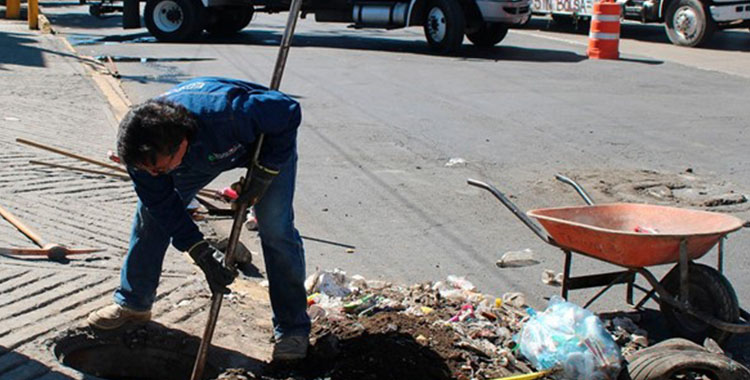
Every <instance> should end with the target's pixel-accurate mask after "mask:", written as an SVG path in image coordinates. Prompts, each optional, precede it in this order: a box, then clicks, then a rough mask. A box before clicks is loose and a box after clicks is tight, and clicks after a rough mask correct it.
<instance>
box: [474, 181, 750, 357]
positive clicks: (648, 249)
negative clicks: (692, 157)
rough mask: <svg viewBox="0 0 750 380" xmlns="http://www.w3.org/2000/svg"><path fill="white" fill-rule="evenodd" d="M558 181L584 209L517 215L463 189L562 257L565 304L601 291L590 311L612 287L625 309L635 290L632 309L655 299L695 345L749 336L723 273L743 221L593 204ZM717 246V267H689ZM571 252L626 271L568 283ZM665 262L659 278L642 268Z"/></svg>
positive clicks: (682, 211)
mask: <svg viewBox="0 0 750 380" xmlns="http://www.w3.org/2000/svg"><path fill="white" fill-rule="evenodd" d="M556 178H557V179H558V180H560V181H562V182H565V183H567V184H569V185H571V186H573V187H574V188H575V190H576V191H577V192H578V194H579V195H580V196H581V197H582V198H583V200H584V201H585V202H586V204H587V205H586V206H573V207H557V208H545V209H536V210H531V211H529V212H527V213H523V212H522V211H521V210H520V209H519V208H518V207H517V206H516V205H515V204H514V203H513V202H511V201H510V200H509V199H508V198H507V197H506V196H505V195H504V194H503V193H501V192H500V191H499V190H498V189H496V188H495V187H494V186H492V185H489V184H487V183H484V182H480V181H476V180H473V179H469V180H468V183H469V185H472V186H476V187H480V188H483V189H485V190H488V191H489V192H491V193H492V194H493V195H494V196H495V197H496V198H497V199H498V200H500V202H502V203H503V205H505V207H507V208H508V209H509V210H510V211H511V212H512V213H513V214H514V215H515V216H516V217H518V219H520V220H521V221H522V222H523V223H524V224H525V225H526V226H527V227H529V228H530V229H531V230H532V231H533V232H534V233H535V234H536V235H537V236H539V237H540V238H541V239H542V240H544V241H545V242H546V243H548V244H550V245H552V246H555V247H558V248H560V249H561V250H562V251H563V252H564V253H565V264H564V269H563V281H562V297H563V298H565V299H568V292H569V291H570V290H575V289H585V288H600V290H599V291H598V292H597V293H596V294H595V295H594V296H593V297H591V298H590V299H589V300H588V301H587V302H586V304H585V305H584V307H588V306H590V305H591V304H592V303H593V302H594V301H595V300H597V299H598V298H599V297H601V296H602V295H603V294H604V293H606V292H607V291H608V290H610V289H611V288H612V286H614V285H617V284H626V289H627V290H626V301H627V303H628V304H629V305H634V304H633V289H634V288H635V289H638V290H640V291H642V292H644V293H646V295H645V296H644V297H643V298H642V299H641V300H640V301H639V302H638V303H637V304H635V308H636V309H640V308H642V307H643V305H644V304H645V303H646V302H647V301H648V300H649V299H651V298H654V299H655V300H656V301H657V302H658V303H659V308H660V310H661V312H662V314H663V315H664V318H665V320H666V321H667V323H668V324H669V327H670V329H671V330H672V332H673V333H675V334H677V335H679V336H683V337H685V338H688V339H691V340H694V341H696V342H699V343H702V342H703V340H704V339H705V337H707V336H708V337H711V338H713V339H714V340H715V341H717V342H718V343H720V344H721V343H723V342H725V341H726V340H727V339H728V338H729V337H730V336H731V335H732V334H737V333H748V332H750V324H748V320H750V314H748V312H747V311H745V310H743V309H742V308H740V307H739V304H738V301H737V295H736V294H735V292H734V289H733V288H732V285H731V284H730V283H729V281H728V280H727V278H726V277H724V275H723V274H722V271H723V266H724V239H725V238H726V235H727V234H729V233H731V232H734V231H736V230H738V229H740V228H742V226H743V223H744V222H743V221H742V220H740V219H738V218H736V217H734V216H731V215H726V214H720V213H716V212H707V211H698V210H689V209H682V208H676V207H668V206H657V205H648V204H637V203H611V204H596V205H595V204H594V202H593V201H592V200H591V197H590V196H589V195H588V194H587V193H586V191H585V190H584V189H583V188H582V187H581V186H580V185H579V184H578V183H576V182H575V181H573V180H571V179H569V178H567V177H564V176H562V175H557V176H556ZM527 215H528V216H527ZM529 217H531V218H534V219H536V220H537V221H538V222H539V223H540V224H541V225H542V227H543V228H541V227H539V225H537V224H536V223H535V222H533V221H532V220H531V219H530V218H529ZM545 231H546V232H545ZM717 245H718V263H717V268H716V269H714V268H713V267H710V266H707V265H704V264H698V263H695V262H694V260H696V259H698V258H700V257H702V256H703V255H705V254H706V253H707V252H708V251H709V250H711V248H713V247H714V246H717ZM573 253H578V254H581V255H584V256H587V257H590V258H594V259H597V260H601V261H604V262H607V263H610V264H613V265H616V266H619V267H621V268H624V270H620V271H616V272H608V273H598V274H590V275H586V276H577V277H571V275H570V270H571V266H572V259H573ZM664 264H674V266H673V267H672V269H671V270H670V271H669V272H668V273H667V274H666V275H665V276H664V277H662V278H661V280H659V279H657V278H656V277H655V276H654V275H653V274H652V273H651V271H649V270H648V269H647V268H646V267H650V266H657V265H664ZM636 275H641V276H642V277H643V278H645V279H646V281H647V282H648V284H649V285H650V286H651V288H650V289H648V288H645V287H643V286H641V285H639V284H636V283H635V280H636Z"/></svg>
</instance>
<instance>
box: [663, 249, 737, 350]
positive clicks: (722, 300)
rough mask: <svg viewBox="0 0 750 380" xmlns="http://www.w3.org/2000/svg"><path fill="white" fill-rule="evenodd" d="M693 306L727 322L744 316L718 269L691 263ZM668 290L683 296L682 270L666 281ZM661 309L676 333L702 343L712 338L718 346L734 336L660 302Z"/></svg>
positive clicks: (732, 291) (690, 278)
mask: <svg viewBox="0 0 750 380" xmlns="http://www.w3.org/2000/svg"><path fill="white" fill-rule="evenodd" d="M688 276H689V282H688V286H689V297H690V299H689V300H688V301H689V303H690V305H691V306H692V307H693V308H695V309H696V310H698V311H701V312H703V313H707V314H709V315H711V316H713V317H715V318H717V319H720V320H722V321H726V322H736V321H737V320H738V319H739V317H740V308H739V304H738V301H737V295H736V294H735V292H734V289H733V288H732V285H731V284H730V283H729V281H728V280H727V279H726V278H725V277H724V276H723V275H722V274H721V273H719V271H717V270H716V269H713V268H711V267H709V266H706V265H703V264H696V263H692V262H691V263H690V264H689V267H688ZM662 285H663V286H664V288H665V289H666V290H667V291H668V292H669V293H670V294H671V295H672V296H674V297H677V296H678V295H679V294H680V271H679V268H675V270H673V271H672V272H670V273H669V274H668V275H667V277H665V278H664V280H663V281H662ZM660 309H661V311H662V314H664V318H665V319H666V320H667V324H668V325H669V327H670V329H671V330H672V332H673V333H675V334H676V335H678V336H682V337H684V338H687V339H690V340H692V341H694V342H698V343H702V342H703V340H704V339H705V338H706V337H707V336H709V337H711V338H713V339H714V340H715V341H716V342H717V343H719V344H721V343H723V342H724V341H726V340H727V339H728V338H729V337H730V336H731V333H730V332H727V331H723V330H719V329H717V328H715V327H712V326H710V325H709V324H707V323H705V322H703V321H700V320H698V319H696V318H694V317H692V316H690V315H688V314H686V313H682V312H680V311H679V310H677V309H675V308H673V307H672V306H671V305H669V304H667V303H666V302H663V301H662V302H660Z"/></svg>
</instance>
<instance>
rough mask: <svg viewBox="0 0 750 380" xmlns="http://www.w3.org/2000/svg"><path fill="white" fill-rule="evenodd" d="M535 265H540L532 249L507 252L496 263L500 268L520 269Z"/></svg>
mask: <svg viewBox="0 0 750 380" xmlns="http://www.w3.org/2000/svg"><path fill="white" fill-rule="evenodd" d="M535 264H539V260H537V259H536V258H535V257H534V251H532V250H531V249H530V248H526V249H523V250H520V251H508V252H505V253H504V254H503V256H502V257H501V258H500V260H497V262H496V263H495V265H497V266H498V267H499V268H520V267H527V266H531V265H535Z"/></svg>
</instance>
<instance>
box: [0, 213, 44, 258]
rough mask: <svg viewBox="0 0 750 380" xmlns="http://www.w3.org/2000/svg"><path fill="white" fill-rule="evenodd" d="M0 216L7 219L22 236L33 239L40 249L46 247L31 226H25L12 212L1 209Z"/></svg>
mask: <svg viewBox="0 0 750 380" xmlns="http://www.w3.org/2000/svg"><path fill="white" fill-rule="evenodd" d="M0 216H2V217H3V218H5V220H7V221H8V222H9V223H10V224H12V225H13V227H16V228H17V229H18V230H19V231H21V233H22V234H24V235H26V237H27V238H29V239H31V241H33V242H34V244H36V245H38V246H39V248H43V247H44V246H45V243H44V240H42V237H41V236H39V234H38V233H36V232H35V231H34V230H32V229H31V228H29V226H27V225H25V224H23V222H22V221H21V220H20V219H18V218H16V217H15V215H13V214H11V213H10V211H8V210H6V209H4V208H2V207H0Z"/></svg>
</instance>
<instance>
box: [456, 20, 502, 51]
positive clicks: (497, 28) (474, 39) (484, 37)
mask: <svg viewBox="0 0 750 380" xmlns="http://www.w3.org/2000/svg"><path fill="white" fill-rule="evenodd" d="M506 34H508V26H507V25H503V24H498V23H490V22H486V23H484V24H482V26H481V27H480V28H479V29H478V30H477V31H475V32H472V33H466V38H468V39H469V41H471V43H473V44H474V45H476V46H481V47H491V46H495V45H497V43H498V42H500V41H502V40H503V38H505V35H506Z"/></svg>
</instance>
